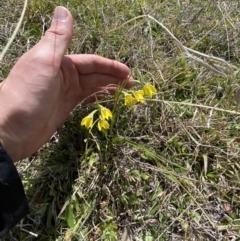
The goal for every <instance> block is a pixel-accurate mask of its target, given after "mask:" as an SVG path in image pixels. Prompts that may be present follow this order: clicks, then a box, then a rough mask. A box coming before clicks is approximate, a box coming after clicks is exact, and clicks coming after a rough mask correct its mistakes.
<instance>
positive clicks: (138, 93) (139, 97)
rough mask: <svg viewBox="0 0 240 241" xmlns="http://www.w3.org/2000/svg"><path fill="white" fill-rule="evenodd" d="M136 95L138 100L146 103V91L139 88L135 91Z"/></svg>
mask: <svg viewBox="0 0 240 241" xmlns="http://www.w3.org/2000/svg"><path fill="white" fill-rule="evenodd" d="M133 95H134V97H135V98H136V99H137V101H138V102H141V103H143V104H144V102H145V101H144V96H143V95H144V91H143V90H138V91H135V92H134V93H133Z"/></svg>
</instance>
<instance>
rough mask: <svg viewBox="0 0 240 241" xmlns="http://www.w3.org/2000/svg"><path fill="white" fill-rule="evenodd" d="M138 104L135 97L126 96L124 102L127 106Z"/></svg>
mask: <svg viewBox="0 0 240 241" xmlns="http://www.w3.org/2000/svg"><path fill="white" fill-rule="evenodd" d="M136 103H137V99H136V98H135V97H133V96H132V95H129V94H127V95H125V101H124V104H125V105H128V106H132V105H134V104H136Z"/></svg>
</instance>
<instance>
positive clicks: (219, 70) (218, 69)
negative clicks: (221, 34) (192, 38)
mask: <svg viewBox="0 0 240 241" xmlns="http://www.w3.org/2000/svg"><path fill="white" fill-rule="evenodd" d="M140 18H148V19H151V20H152V21H154V22H156V23H157V24H158V25H160V26H161V27H162V28H163V29H164V30H165V31H166V32H167V33H168V34H169V35H170V36H171V37H172V39H173V40H174V41H175V42H176V44H177V45H178V47H179V48H180V49H181V50H182V51H183V52H184V53H185V55H186V57H188V58H190V59H193V60H195V61H196V62H197V63H199V64H200V65H202V66H203V67H205V68H207V69H209V70H211V71H213V72H215V73H216V74H218V75H222V76H224V77H226V76H228V75H229V74H236V73H237V72H238V68H237V67H236V66H234V65H231V64H229V63H228V62H227V61H225V60H224V59H221V58H217V57H214V56H210V55H207V54H203V53H201V52H198V51H196V50H193V49H191V48H188V47H186V46H184V45H183V44H182V43H181V41H179V40H178V39H177V38H176V37H175V36H174V35H173V33H172V32H171V31H170V30H169V29H168V28H167V27H166V26H165V25H164V24H163V23H161V22H159V21H158V20H156V19H155V18H154V17H152V16H150V15H140V16H137V17H135V18H132V19H130V20H128V21H127V22H125V23H123V24H122V25H120V26H119V27H117V28H115V29H113V30H110V32H112V31H115V30H117V29H119V28H122V27H123V26H125V25H127V24H128V23H130V22H132V21H134V20H137V19H140ZM197 56H199V57H202V58H204V59H205V60H208V61H210V63H208V62H207V61H203V60H202V59H201V58H199V57H197ZM216 64H221V65H216ZM223 67H225V68H227V69H226V70H225V69H223ZM234 70H235V71H236V72H234Z"/></svg>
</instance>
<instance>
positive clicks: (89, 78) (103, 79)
mask: <svg viewBox="0 0 240 241" xmlns="http://www.w3.org/2000/svg"><path fill="white" fill-rule="evenodd" d="M126 78H127V77H126ZM79 84H80V86H81V88H82V89H83V90H84V89H91V88H95V87H101V86H105V87H106V86H108V85H112V86H114V85H115V87H116V86H118V85H123V87H124V88H131V87H132V86H133V81H132V78H129V79H124V78H118V77H116V76H113V75H109V74H99V73H91V74H84V75H79Z"/></svg>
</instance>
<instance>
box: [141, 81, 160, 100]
mask: <svg viewBox="0 0 240 241" xmlns="http://www.w3.org/2000/svg"><path fill="white" fill-rule="evenodd" d="M143 91H144V94H145V95H147V96H148V97H150V98H152V96H153V95H155V94H157V90H156V88H155V87H154V86H153V85H151V84H146V85H144V87H143Z"/></svg>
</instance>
